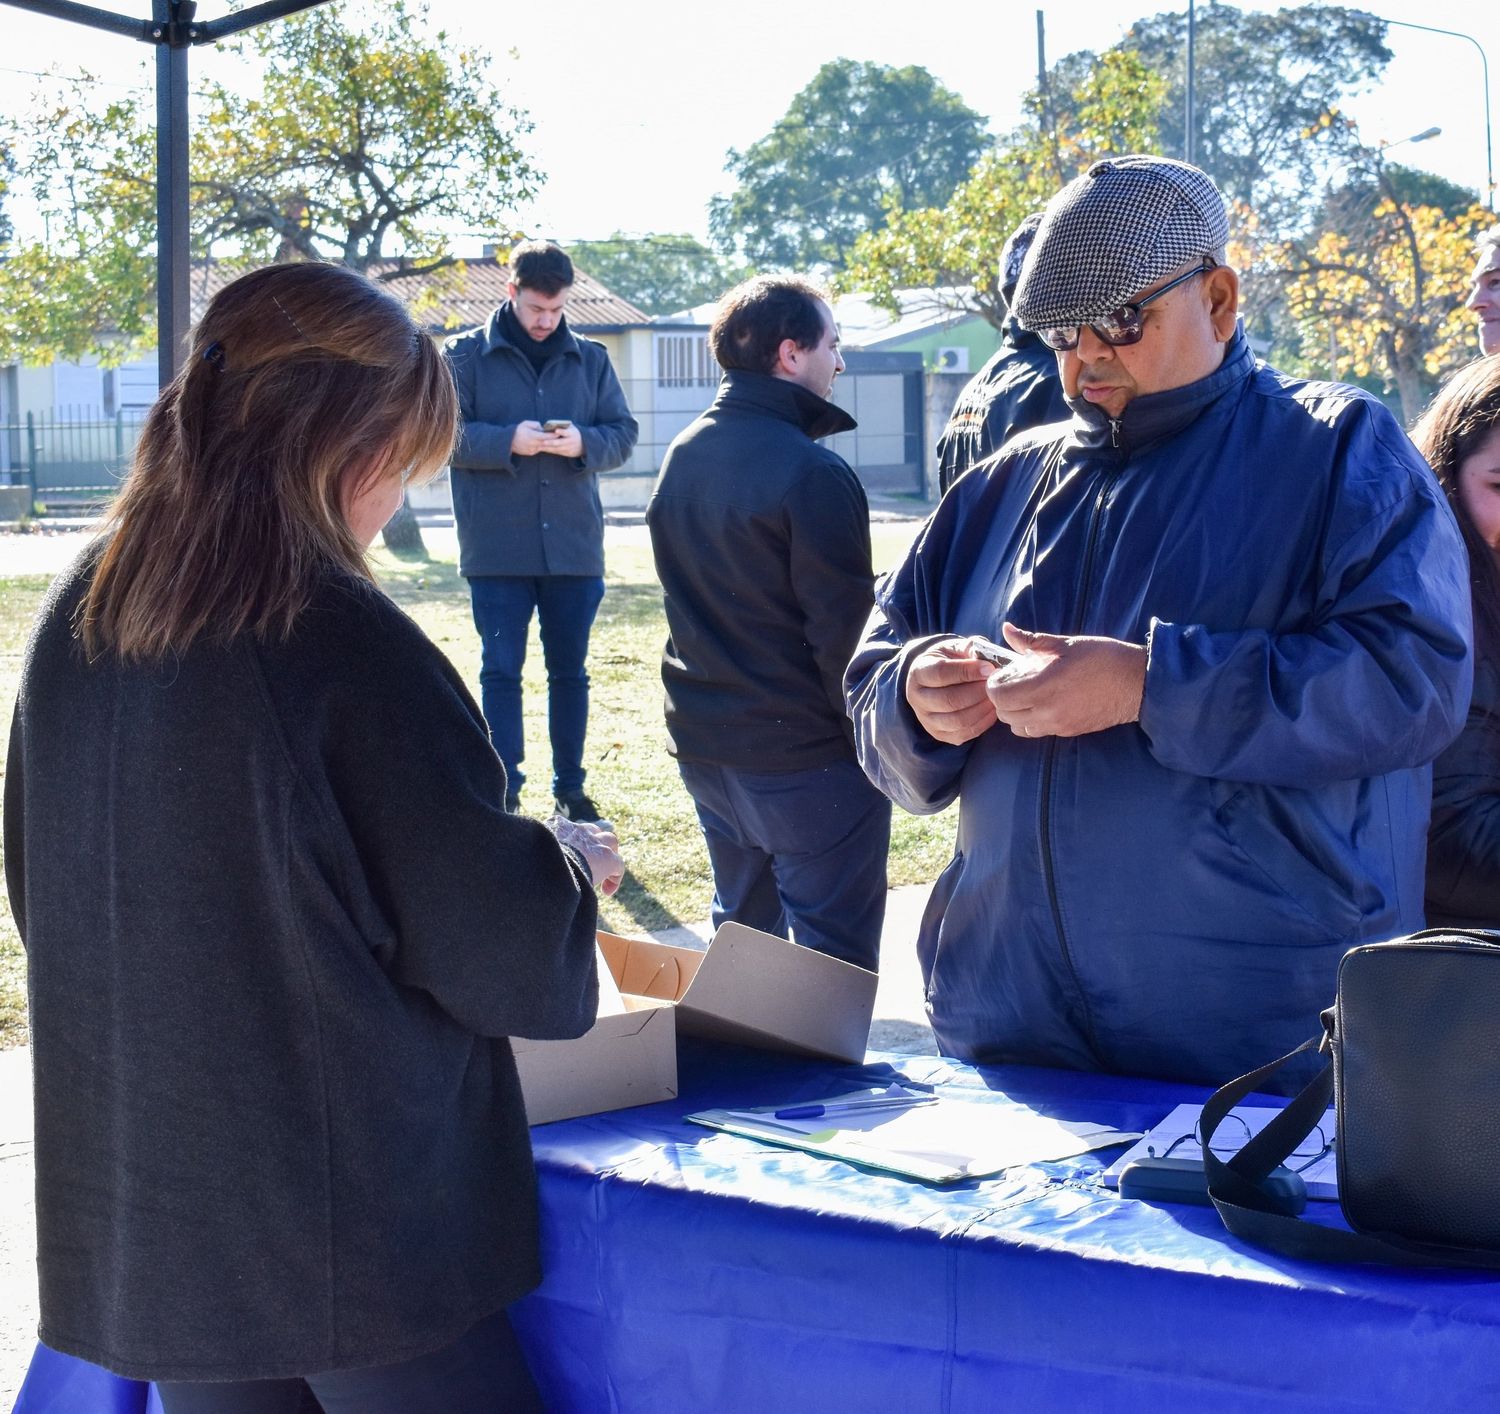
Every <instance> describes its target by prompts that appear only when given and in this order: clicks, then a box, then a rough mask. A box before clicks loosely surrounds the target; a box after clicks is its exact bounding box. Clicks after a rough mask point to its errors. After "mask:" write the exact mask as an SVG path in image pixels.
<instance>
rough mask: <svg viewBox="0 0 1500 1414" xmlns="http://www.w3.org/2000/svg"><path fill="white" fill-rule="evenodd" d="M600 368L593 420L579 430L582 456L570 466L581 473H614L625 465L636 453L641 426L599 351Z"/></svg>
mask: <svg viewBox="0 0 1500 1414" xmlns="http://www.w3.org/2000/svg"><path fill="white" fill-rule="evenodd" d="M598 363H599V366H598V370H597V373H596V382H595V389H594V407H595V413H594V417H595V421H594V422H593V424H592V425H591V426H588V427H580V428H579V431H580V433H581V434H582V436H583V456H582V458H580V459H579V460H577V461H575V462H574V463H573V465H574V466H576V467H577V468H578V469H579V470H580V471H613V470H614V469H615V468H616V467H620V466H624V465H625V463H626V462H627V461H629V460H630V454H631V452H633V451H634V450H635V443H636V438H637V437H639V436H640V427H639V426H638V425H637V423H636V420H635V418H633V417H632V416H631V415H630V407H629V404H627V403H626V401H625V390H624V389H623V388H622V387H620V380H619V378H618V377H616V376H615V370H614V368H613V366H612V365H611V364H610V361H609V357H608V355H607V354H605V353H604V352H603V350H602V349H601V350H600V353H599V360H598Z"/></svg>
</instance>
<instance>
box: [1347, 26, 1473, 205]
mask: <svg viewBox="0 0 1500 1414" xmlns="http://www.w3.org/2000/svg"><path fill="white" fill-rule="evenodd" d="M1350 13H1351V14H1354V15H1360V16H1362V17H1363V18H1365V19H1369V20H1379V21H1380V23H1381V24H1383V25H1398V26H1399V27H1400V28H1402V29H1420V30H1424V31H1425V32H1426V33H1428V34H1446V35H1448V36H1449V38H1451V39H1467V40H1468V41H1469V43H1470V44H1472V45H1473V46H1474V47H1475V48H1476V49H1477V50H1478V51H1479V63H1480V67H1481V70H1482V72H1483V74H1484V204H1485V208H1486V209H1487V210H1489V211H1493V210H1494V209H1495V153H1494V139H1493V135H1492V132H1491V129H1490V61H1489V57H1488V55H1486V54H1485V52H1484V45H1482V44H1481V43H1480V42H1479V41H1478V40H1477V39H1475V38H1474V36H1473V35H1472V34H1465V33H1464V32H1463V31H1462V30H1458V29H1438V28H1437V26H1436V25H1416V24H1412V22H1411V21H1410V20H1388V19H1387V18H1386V17H1385V16H1384V15H1377V14H1375V13H1374V12H1372V11H1370V10H1351V11H1350Z"/></svg>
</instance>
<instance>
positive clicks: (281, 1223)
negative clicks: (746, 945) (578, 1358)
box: [4, 555, 596, 1380]
mask: <svg viewBox="0 0 1500 1414" xmlns="http://www.w3.org/2000/svg"><path fill="white" fill-rule="evenodd" d="M89 565H90V559H89V556H88V555H85V557H84V558H83V560H81V561H80V562H79V564H77V565H75V566H74V568H73V569H72V570H70V571H69V572H68V573H67V574H66V575H64V576H63V577H62V578H61V579H60V580H59V581H58V583H57V584H56V585H55V586H54V588H53V590H52V593H51V595H50V596H49V598H48V600H47V603H46V605H45V607H44V608H43V611H42V615H41V619H40V622H39V624H38V626H37V629H36V632H35V635H34V636H33V638H32V641H31V645H30V647H29V649H28V651H27V657H26V662H25V667H24V672H23V677H22V683H21V691H20V697H19V699H18V701H17V704H16V716H15V722H14V726H13V730H12V735H11V742H10V754H9V761H8V766H7V770H6V779H5V815H4V821H5V872H6V882H7V885H8V887H9V891H10V898H11V903H12V907H13V908H14V910H15V915H16V920H17V923H18V924H19V926H20V930H21V935H22V938H23V940H24V942H25V944H26V949H27V953H28V960H29V972H30V1002H31V1026H32V1046H33V1065H34V1069H35V1081H36V1177H37V1204H36V1212H37V1237H38V1250H37V1265H38V1269H39V1273H40V1280H41V1314H42V1320H41V1331H40V1333H41V1338H42V1339H43V1340H44V1341H45V1342H46V1343H47V1344H49V1345H51V1346H53V1347H54V1348H56V1349H58V1350H61V1351H64V1352H67V1353H69V1354H73V1355H78V1356H82V1357H84V1358H85V1359H88V1360H93V1361H96V1362H98V1363H100V1364H103V1365H105V1366H107V1367H109V1368H110V1369H112V1370H115V1371H117V1372H119V1373H121V1374H124V1375H129V1376H134V1377H137V1378H165V1379H178V1380H210V1379H261V1378H270V1377H283V1376H289V1375H293V1374H297V1373H311V1372H316V1371H322V1370H330V1369H338V1368H344V1367H356V1366H367V1365H376V1364H385V1363H389V1362H394V1361H399V1360H403V1359H406V1358H409V1357H412V1356H415V1355H418V1354H420V1353H423V1352H425V1351H428V1350H432V1349H437V1348H440V1347H442V1346H443V1345H445V1344H448V1343H449V1342H451V1341H453V1340H454V1339H456V1338H457V1337H458V1336H459V1335H460V1334H461V1333H462V1332H463V1331H465V1330H466V1329H467V1328H468V1327H469V1326H470V1325H472V1324H473V1323H474V1322H476V1321H478V1320H480V1319H481V1318H483V1317H484V1316H486V1315H487V1314H489V1313H490V1312H493V1311H495V1310H497V1309H498V1308H500V1307H502V1306H505V1305H508V1304H509V1303H510V1302H512V1301H514V1300H515V1299H516V1298H517V1297H519V1296H521V1295H522V1294H524V1293H525V1292H526V1291H528V1290H529V1289H531V1288H532V1287H533V1286H534V1285H535V1284H536V1283H537V1281H538V1280H539V1262H538V1251H537V1209H536V1192H535V1188H536V1180H535V1176H534V1173H533V1170H532V1162H531V1151H530V1144H529V1138H528V1134H527V1129H526V1119H525V1115H524V1112H523V1109H522V1103H521V1097H520V1093H519V1089H518V1085H517V1080H516V1071H515V1063H514V1061H513V1060H512V1059H511V1053H510V1047H509V1044H508V1042H507V1041H506V1040H505V1039H504V1038H505V1037H506V1036H511V1035H520V1036H535V1037H566V1036H574V1035H578V1034H580V1033H581V1032H582V1031H584V1030H585V1029H586V1028H587V1027H588V1026H589V1025H590V1024H591V1022H592V1020H593V1017H594V1009H595V996H596V981H595V976H594V961H593V958H594V922H595V899H594V894H593V890H592V888H591V887H590V884H589V882H588V874H587V871H586V870H585V869H584V867H583V864H582V861H581V860H580V859H578V858H577V857H576V856H575V855H574V854H573V853H572V852H571V851H565V850H564V849H562V848H561V847H559V845H558V844H557V842H556V841H555V840H554V839H553V837H552V835H551V834H549V833H548V832H547V830H546V829H544V828H543V827H542V826H541V825H540V824H538V823H537V822H535V821H532V820H527V819H524V818H522V817H520V816H515V815H507V814H506V813H505V809H504V801H505V779H504V772H503V770H502V768H501V766H500V764H499V762H498V760H497V759H496V757H495V754H494V752H493V751H492V750H491V748H490V745H489V741H488V739H487V737H486V735H485V730H484V723H483V720H482V718H481V716H480V713H479V710H478V708H476V707H475V705H474V703H473V702H472V701H471V700H470V698H469V696H468V694H467V693H466V692H465V690H464V688H463V685H462V684H461V682H460V681H459V679H458V677H457V676H456V675H455V673H454V672H453V670H452V669H451V668H450V667H449V666H448V664H447V662H446V661H445V660H444V658H443V657H442V655H441V654H440V653H439V652H438V650H437V649H436V648H435V647H433V645H432V644H431V643H429V642H428V640H427V639H426V638H425V637H424V636H423V635H422V633H421V631H420V630H419V629H418V628H417V627H416V626H415V625H414V624H413V623H412V622H411V621H410V620H409V619H407V618H406V617H405V615H403V614H402V613H401V612H400V611H399V610H398V609H397V608H396V607H395V606H394V605H393V604H392V603H390V601H389V600H387V599H386V598H385V597H384V596H383V595H381V594H380V593H379V592H378V591H376V590H375V589H374V588H373V587H371V586H369V585H366V584H363V583H360V582H358V581H355V580H353V579H349V578H344V577H334V576H330V577H329V578H328V579H327V580H326V581H325V582H324V584H323V585H322V587H321V589H320V590H319V592H318V594H317V595H316V598H315V600H314V602H313V604H312V606H311V607H310V609H309V610H308V611H307V612H306V613H305V615H304V616H303V618H302V619H301V620H300V622H299V624H298V626H297V627H296V629H295V630H294V632H293V633H292V635H291V637H290V639H289V640H288V641H285V642H270V643H265V644H257V643H255V642H254V641H253V640H251V639H250V638H248V637H242V638H241V639H239V640H238V641H236V642H235V643H234V644H232V645H231V646H229V647H218V646H211V645H208V644H204V645H202V646H195V647H193V648H192V649H191V650H189V651H188V652H187V653H185V654H184V655H183V656H182V657H181V658H180V659H179V660H176V661H171V662H168V663H167V664H166V665H164V666H160V667H151V668H145V667H130V666H122V665H121V663H120V661H119V660H118V659H116V658H113V657H110V658H106V659H103V660H101V661H99V662H97V663H95V664H93V665H88V664H86V663H85V662H84V660H83V657H82V654H81V652H80V651H79V648H78V646H77V644H76V642H75V640H74V638H73V637H72V634H71V632H70V622H71V615H72V613H73V609H74V606H75V604H76V603H77V601H78V599H79V597H80V594H81V592H82V589H83V587H84V584H85V582H86V580H87V576H88V574H89V572H90V569H89Z"/></svg>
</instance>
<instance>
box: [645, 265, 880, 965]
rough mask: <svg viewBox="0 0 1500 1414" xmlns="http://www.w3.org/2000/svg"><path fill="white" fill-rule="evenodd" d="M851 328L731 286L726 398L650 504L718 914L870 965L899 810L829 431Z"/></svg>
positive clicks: (672, 713)
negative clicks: (871, 763) (857, 705)
mask: <svg viewBox="0 0 1500 1414" xmlns="http://www.w3.org/2000/svg"><path fill="white" fill-rule="evenodd" d="M838 343H839V338H838V330H837V329H836V328H835V327H834V323H833V315H832V313H831V311H830V310H829V308H828V305H827V303H826V301H825V300H824V299H823V298H822V296H821V295H820V293H819V291H818V290H817V289H816V288H815V287H814V286H812V285H810V284H808V283H807V282H806V281H804V280H799V279H795V278H791V277H785V276H761V277H759V278H757V279H754V280H750V281H747V282H746V283H745V284H743V285H740V286H738V287H737V288H736V289H734V290H732V291H730V293H729V294H728V295H726V296H725V297H724V300H723V301H722V303H721V304H720V306H719V310H718V313H717V316H716V317H715V320H714V325H713V329H712V331H711V332H710V334H709V344H710V347H711V348H712V350H713V355H714V357H715V358H716V359H717V360H718V361H719V364H720V366H721V367H722V368H723V369H724V370H725V375H724V381H723V383H722V384H721V385H720V388H719V393H718V396H717V397H716V398H715V399H714V403H713V406H712V407H710V408H709V409H708V411H707V412H706V413H704V414H703V416H702V417H700V418H699V419H698V420H697V421H696V422H694V423H693V424H692V426H690V427H688V428H687V429H686V430H685V431H684V432H683V433H682V434H681V435H680V436H679V437H678V438H677V439H676V440H675V441H674V442H673V443H672V445H671V447H670V448H669V449H668V451H667V456H666V460H665V461H664V462H663V463H662V469H661V476H660V478H659V479H658V481H657V483H656V490H655V493H654V494H653V496H652V498H651V505H650V508H649V509H648V511H647V512H646V523H647V525H648V526H649V527H650V530H651V545H652V549H653V550H654V551H655V554H656V568H657V573H658V574H659V575H660V577H661V583H662V589H663V591H664V592H665V596H666V609H667V627H668V629H669V631H670V635H671V636H670V637H669V638H668V640H667V646H666V652H665V653H664V654H663V656H662V681H663V683H664V684H665V685H666V690H667V695H666V713H667V732H668V736H669V738H670V749H671V751H672V754H673V755H674V756H675V757H676V758H677V764H678V769H679V770H680V771H681V773H682V779H683V783H684V784H685V785H686V786H687V789H688V792H689V794H690V795H692V797H693V801H694V803H695V805H696V806H697V809H698V819H699V822H700V823H701V825H702V827H703V836H704V839H705V840H706V841H707V844H708V853H709V859H710V862H711V863H712V865H713V872H714V905H713V918H714V923H715V925H716V926H717V925H718V924H719V923H722V922H725V921H726V920H729V919H733V920H735V921H736V922H740V923H746V924H748V925H750V926H751V927H754V928H759V929H761V930H763V931H765V932H769V933H776V934H779V935H780V936H782V937H786V936H787V935H788V928H789V927H790V935H791V937H792V938H793V939H794V940H795V941H796V942H798V943H801V944H803V945H804V946H807V947H812V948H816V949H818V950H819V951H820V952H826V953H829V954H830V955H832V956H834V957H839V958H843V959H844V960H845V961H848V962H854V963H858V964H859V965H861V966H863V967H869V968H874V966H875V965H876V961H877V958H878V955H879V946H880V925H881V922H882V920H883V919H884V916H885V887H886V880H885V862H886V854H887V851H888V848H889V844H890V826H891V807H890V802H889V801H887V800H886V799H885V797H884V796H882V795H881V794H880V793H879V792H878V791H876V790H875V788H874V787H873V786H871V785H870V784H869V782H868V781H867V780H866V779H865V778H864V776H863V773H862V772H861V771H860V769H859V766H858V764H857V762H856V759H855V755H854V746H853V734H852V731H851V728H850V724H849V719H848V717H847V716H846V715H845V712H844V703H843V689H842V678H843V672H844V668H845V666H846V665H847V664H848V661H849V656H850V654H851V652H852V651H853V648H854V645H855V643H856V642H857V641H858V638H859V635H860V632H861V630H862V629H863V627H864V623H865V620H866V618H867V617H868V616H869V613H870V608H871V604H872V602H873V585H874V575H873V572H872V570H871V565H870V515H869V506H868V504H867V502H866V500H865V493H864V488H863V487H862V486H861V485H860V483H859V479H858V477H856V476H855V474H854V473H853V471H851V470H850V468H849V466H848V465H847V464H846V463H845V462H844V460H843V459H842V458H841V457H839V456H837V455H835V454H834V453H833V452H831V451H828V450H827V449H826V448H823V447H819V446H818V445H817V441H816V439H817V438H819V437H827V436H829V435H831V434H832V433H835V432H846V431H848V430H850V429H851V428H853V426H854V419H853V418H851V417H850V416H849V415H848V414H847V413H846V412H844V411H843V410H842V409H841V408H838V407H835V406H834V405H833V404H832V403H831V402H828V401H827V397H828V394H829V393H830V392H832V390H833V380H834V378H835V377H836V376H837V375H838V374H839V373H841V372H842V371H843V367H844V361H843V359H842V358H841V357H840V355H839V348H838Z"/></svg>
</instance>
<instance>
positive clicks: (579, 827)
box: [547, 815, 625, 897]
mask: <svg viewBox="0 0 1500 1414" xmlns="http://www.w3.org/2000/svg"><path fill="white" fill-rule="evenodd" d="M547 828H548V829H549V830H551V831H552V833H553V834H554V835H556V836H557V842H558V843H559V844H566V845H572V847H573V848H574V849H576V850H577V851H578V852H579V854H581V855H582V856H583V857H584V860H585V861H586V862H587V864H588V866H589V874H590V875H591V876H592V878H593V881H594V887H595V888H596V889H598V890H599V892H600V893H601V894H604V895H605V896H606V897H608V895H610V894H612V893H614V891H615V890H616V889H618V888H619V887H620V880H621V879H623V878H624V877H625V861H624V860H623V859H622V858H621V857H620V841H619V840H618V839H616V838H615V833H614V831H613V830H605V829H602V828H600V827H599V826H598V825H590V824H587V823H585V822H584V821H582V820H565V819H563V817H562V816H561V815H554V816H553V817H552V818H551V819H550V820H548V821H547Z"/></svg>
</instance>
